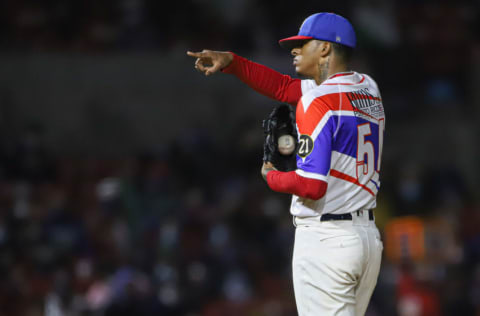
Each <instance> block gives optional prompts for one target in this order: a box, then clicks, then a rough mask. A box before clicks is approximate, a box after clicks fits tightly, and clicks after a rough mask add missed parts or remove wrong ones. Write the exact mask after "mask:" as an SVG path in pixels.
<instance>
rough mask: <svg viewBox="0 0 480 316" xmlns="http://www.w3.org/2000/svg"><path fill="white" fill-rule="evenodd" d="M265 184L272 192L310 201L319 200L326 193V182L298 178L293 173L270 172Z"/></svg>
mask: <svg viewBox="0 0 480 316" xmlns="http://www.w3.org/2000/svg"><path fill="white" fill-rule="evenodd" d="M267 184H268V186H269V187H270V189H272V190H273V191H276V192H282V193H290V194H295V195H297V196H300V197H303V198H307V199H311V200H318V199H321V198H322V197H323V196H324V195H325V193H326V192H327V182H325V181H322V180H317V179H310V178H305V177H302V176H299V175H298V174H297V173H296V172H295V171H290V172H281V171H275V170H274V171H270V172H268V173H267Z"/></svg>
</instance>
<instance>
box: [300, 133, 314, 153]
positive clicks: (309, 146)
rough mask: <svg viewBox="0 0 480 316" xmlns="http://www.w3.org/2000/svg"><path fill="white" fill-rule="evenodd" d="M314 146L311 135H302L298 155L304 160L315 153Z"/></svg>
mask: <svg viewBox="0 0 480 316" xmlns="http://www.w3.org/2000/svg"><path fill="white" fill-rule="evenodd" d="M313 144H314V143H313V139H312V137H311V136H310V135H307V134H302V135H300V137H299V140H298V150H297V154H298V155H299V156H300V157H302V158H305V157H307V156H308V155H310V154H311V153H312V151H313Z"/></svg>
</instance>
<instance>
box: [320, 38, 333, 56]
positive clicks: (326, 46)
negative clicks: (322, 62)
mask: <svg viewBox="0 0 480 316" xmlns="http://www.w3.org/2000/svg"><path fill="white" fill-rule="evenodd" d="M319 49H320V56H322V57H325V56H328V55H329V54H330V52H331V51H332V44H331V43H330V42H326V41H321V42H320V47H319Z"/></svg>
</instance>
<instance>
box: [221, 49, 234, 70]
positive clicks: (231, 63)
mask: <svg viewBox="0 0 480 316" xmlns="http://www.w3.org/2000/svg"><path fill="white" fill-rule="evenodd" d="M226 54H227V55H226V56H227V57H226V59H227V65H226V66H225V67H223V68H222V69H221V71H222V72H224V73H227V74H231V73H234V72H235V60H236V58H238V57H237V55H236V54H235V53H233V52H226Z"/></svg>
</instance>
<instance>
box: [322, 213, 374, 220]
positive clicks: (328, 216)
mask: <svg viewBox="0 0 480 316" xmlns="http://www.w3.org/2000/svg"><path fill="white" fill-rule="evenodd" d="M360 212H368V219H369V220H371V221H373V220H374V217H373V211H372V210H358V211H354V212H353V214H354V215H357V216H360ZM355 213H356V214H355ZM352 219H353V216H352V213H343V214H322V216H320V221H321V222H326V221H351V220H352Z"/></svg>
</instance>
